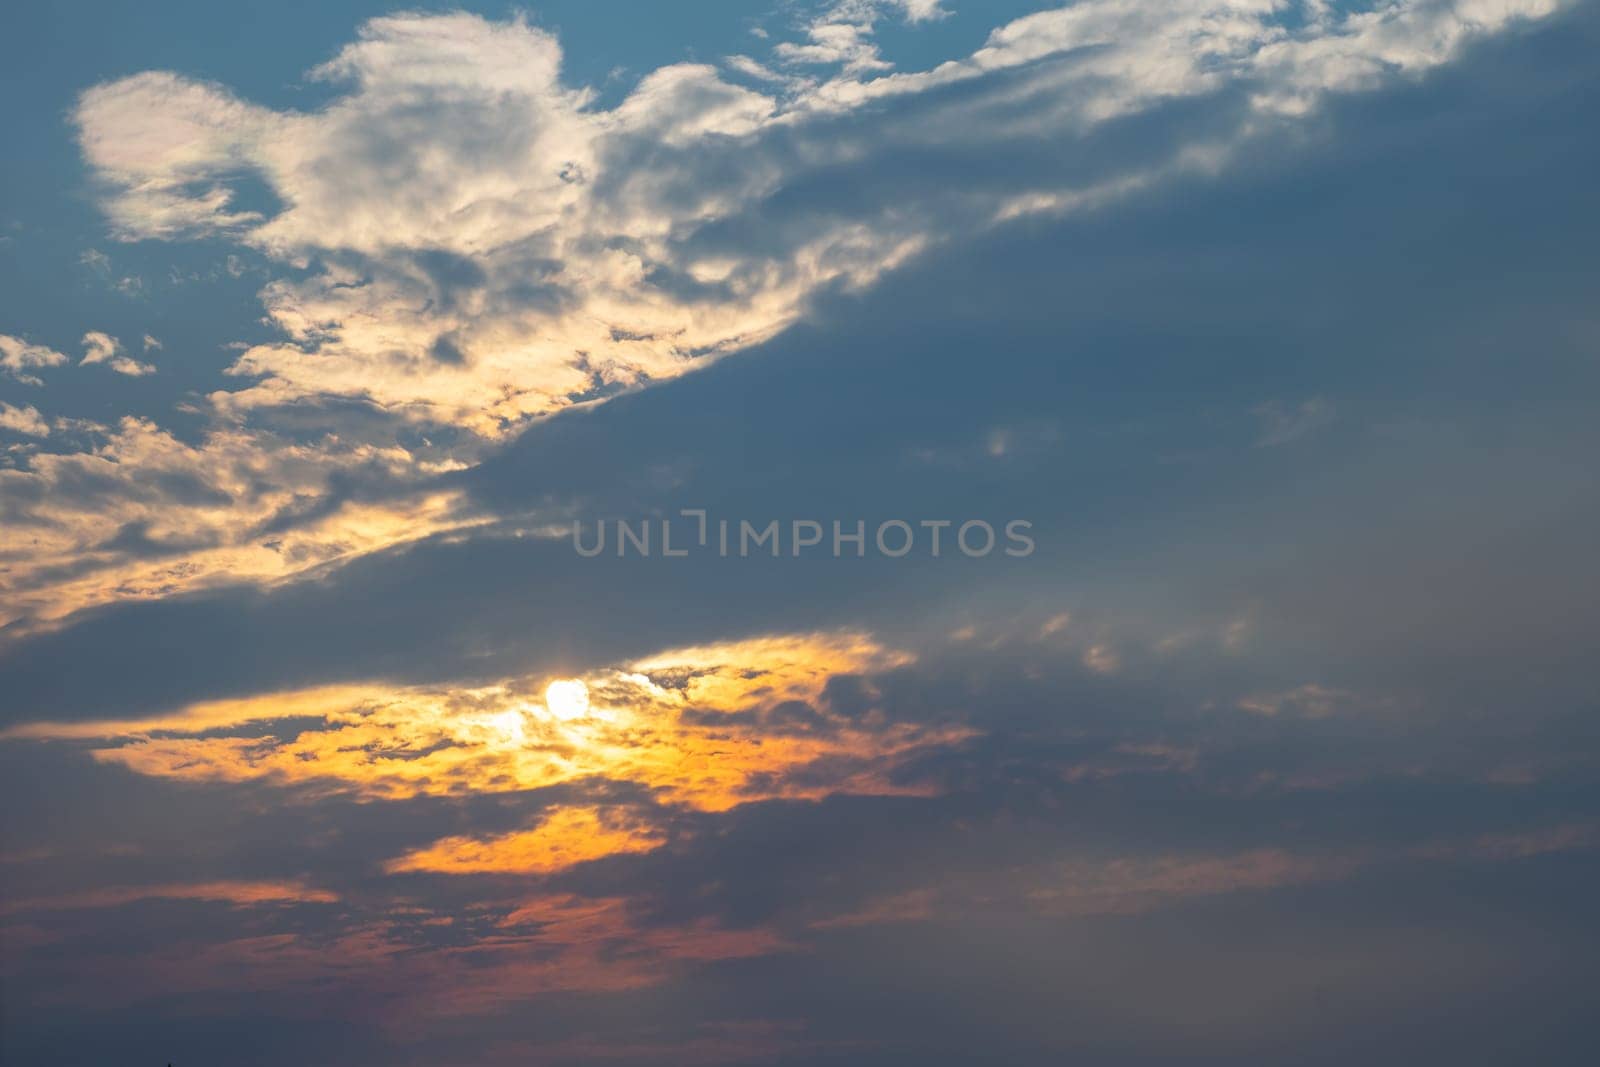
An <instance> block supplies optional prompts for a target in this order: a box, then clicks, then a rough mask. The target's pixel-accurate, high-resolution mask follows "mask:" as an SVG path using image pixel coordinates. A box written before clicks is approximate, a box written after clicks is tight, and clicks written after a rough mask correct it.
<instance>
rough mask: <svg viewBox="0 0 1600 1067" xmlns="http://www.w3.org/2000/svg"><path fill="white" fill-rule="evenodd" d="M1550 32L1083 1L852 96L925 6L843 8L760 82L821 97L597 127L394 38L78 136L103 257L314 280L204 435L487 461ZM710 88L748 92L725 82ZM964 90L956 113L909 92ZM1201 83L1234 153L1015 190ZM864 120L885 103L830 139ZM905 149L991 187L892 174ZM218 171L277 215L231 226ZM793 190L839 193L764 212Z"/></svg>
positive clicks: (575, 110)
mask: <svg viewBox="0 0 1600 1067" xmlns="http://www.w3.org/2000/svg"><path fill="white" fill-rule="evenodd" d="M1553 7H1554V2H1553V0H1503V2H1499V3H1494V4H1490V3H1487V2H1486V0H1463V2H1460V3H1455V4H1441V3H1435V2H1427V3H1424V2H1421V0H1413V2H1400V3H1395V4H1390V5H1386V6H1385V7H1383V8H1380V9H1377V10H1375V11H1372V12H1366V13H1357V14H1349V15H1345V16H1342V17H1340V18H1337V19H1335V18H1334V17H1332V16H1327V17H1319V18H1315V19H1310V20H1308V21H1306V22H1305V23H1304V24H1302V25H1299V26H1296V25H1294V24H1293V23H1292V22H1291V21H1290V20H1289V19H1288V18H1286V17H1285V14H1286V12H1285V6H1284V5H1283V4H1282V3H1281V2H1279V0H1221V2H1218V0H1173V2H1171V3H1165V4H1160V5H1155V4H1145V3H1134V2H1132V0H1087V2H1084V3H1078V4H1074V5H1072V6H1070V7H1066V8H1062V9H1060V10H1056V11H1047V12H1042V13H1039V14H1035V15H1030V16H1028V17H1026V18H1022V19H1018V20H1016V21H1014V22H1012V23H1010V24H1007V25H1005V26H1002V27H999V28H997V29H996V30H995V31H994V32H993V33H992V34H991V35H990V37H989V40H988V42H987V43H986V44H985V46H984V47H983V48H981V49H979V50H978V51H977V52H976V53H974V54H973V55H971V56H969V57H967V58H965V59H961V60H956V61H953V62H950V63H945V64H942V65H940V66H937V67H935V68H933V69H931V70H928V71H923V72H919V73H904V74H900V73H896V74H887V75H884V76H881V77H878V76H874V75H875V74H876V73H877V72H878V71H880V70H881V69H882V68H883V66H884V65H883V64H882V62H881V61H880V60H878V59H877V58H876V51H875V49H874V47H873V45H872V43H871V26H872V24H873V20H874V19H876V18H879V17H881V16H883V15H884V14H885V13H889V12H890V11H891V10H894V11H895V12H897V13H899V14H902V15H904V16H906V17H908V18H912V19H918V18H927V17H932V16H933V15H934V14H936V13H937V11H938V8H937V5H932V4H927V3H917V2H910V3H901V4H897V5H885V4H879V3H874V2H870V0H846V2H843V3H838V4H833V5H831V6H829V7H827V8H825V9H823V11H822V12H821V13H820V14H819V15H818V16H816V17H815V19H814V20H813V21H812V22H811V23H810V24H809V25H808V26H807V27H806V29H805V33H806V39H805V40H804V41H802V42H799V43H795V42H780V43H778V44H777V45H775V46H774V54H775V55H776V56H777V57H778V58H779V59H780V60H787V61H790V62H805V63H807V64H816V63H831V64H837V65H838V67H839V69H838V72H837V73H836V74H835V75H833V76H831V77H829V78H828V79H827V80H825V81H823V82H821V83H814V82H811V81H807V80H803V79H802V80H799V81H795V80H793V79H790V80H787V81H778V82H776V83H771V82H769V84H774V85H775V91H776V92H777V94H778V95H768V94H767V93H765V92H758V91H755V90H752V89H749V88H743V87H740V86H737V85H734V84H732V83H731V82H728V81H726V80H724V78H723V77H722V75H721V74H720V73H719V72H718V71H717V70H716V69H714V68H712V67H708V66H702V65H690V64H682V65H674V66H668V67H663V68H661V69H659V70H656V71H654V72H651V73H649V74H647V75H645V76H644V77H643V78H642V79H641V80H640V81H639V83H638V84H637V85H636V86H635V88H634V90H633V91H632V92H631V93H630V94H629V95H628V96H627V97H626V98H625V99H624V100H623V101H622V102H621V103H620V104H619V105H618V106H617V107H616V108H614V109H612V110H609V111H607V110H599V109H596V108H595V107H594V106H593V104H592V100H591V98H590V96H589V94H588V93H587V92H586V91H584V90H581V89H576V88H572V87H569V86H568V85H566V84H564V83H563V82H562V80H561V70H560V67H561V53H560V48H559V46H558V44H557V43H556V41H555V39H554V38H553V37H552V36H551V35H550V34H548V33H545V32H544V31H542V30H539V29H537V28H535V27H533V26H530V25H528V24H526V23H525V22H522V21H511V22H504V23H495V22H489V21H486V20H483V19H480V18H477V17H475V16H471V15H466V14H454V15H446V16H423V15H400V16H393V17H389V18H381V19H376V20H373V21H372V22H370V23H368V24H367V25H366V26H365V27H363V29H362V31H361V35H360V38H359V40H357V41H356V42H355V43H353V44H351V45H349V46H348V47H346V48H345V49H344V50H343V51H342V52H340V53H339V54H338V55H337V56H336V57H335V58H334V59H333V60H332V61H331V62H329V63H328V64H326V65H325V66H324V67H322V68H319V69H318V70H317V71H315V72H314V74H315V76H316V77H319V78H323V79H328V80H331V81H335V82H338V83H341V84H343V85H345V86H347V90H346V91H345V92H344V93H343V95H340V96H338V97H336V98H335V99H334V100H333V102H332V103H330V104H329V105H328V106H327V107H325V108H323V109H322V110H319V111H317V112H310V113H306V112H293V111H274V110H271V109H268V108H262V107H259V106H256V105H253V104H249V103H247V102H244V101H241V100H239V99H238V98H236V97H235V96H233V95H232V94H231V93H230V92H229V91H228V90H226V89H225V88H223V87H221V86H218V85H214V84H208V83H203V82H198V81H193V80H190V79H186V78H183V77H181V76H178V75H175V74H170V73H164V72H151V73H145V74H139V75H135V76H133V77H130V78H124V79H121V80H119V81H115V82H111V83H108V84H105V85H101V86H97V87H95V88H93V89H91V90H89V91H88V92H86V93H85V94H84V95H83V97H82V99H81V101H80V103H79V106H78V108H77V111H76V114H75V118H76V121H77V124H78V127H79V130H80V135H81V140H82V145H83V149H84V152H85V154H86V156H87V158H88V159H89V161H90V163H91V165H92V166H93V167H94V169H95V171H96V173H97V175H98V177H99V178H100V179H101V180H102V181H103V182H105V183H106V184H107V185H108V186H109V187H110V188H111V190H112V192H111V194H110V195H109V196H108V197H107V198H106V199H105V201H104V203H105V207H106V210H107V212H108V214H109V215H110V218H111V220H112V224H113V227H114V230H115V232H116V233H117V234H118V235H119V236H121V237H123V238H125V239H136V238H169V239H170V238H177V237H180V236H185V235H198V234H208V233H218V232H223V233H231V234H233V235H234V236H235V238H236V239H237V240H238V241H239V242H240V243H242V244H244V245H248V246H250V247H252V248H255V249H257V250H259V251H260V252H262V253H264V254H265V255H266V256H267V257H269V259H270V260H274V261H277V262H278V263H280V264H288V265H295V266H301V267H305V266H313V265H314V269H313V270H312V272H311V273H310V274H309V275H308V276H303V277H298V278H289V277H285V278H281V279H280V280H278V281H275V282H273V283H271V284H269V285H268V286H267V287H266V289H264V290H263V292H262V297H263V300H264V302H265V304H266V307H267V312H268V315H269V316H270V318H271V319H272V321H273V322H275V323H276V324H277V325H278V326H279V327H280V328H281V330H282V331H283V334H284V339H283V340H281V341H278V342H274V343H270V344H265V345H259V346H256V347H254V348H251V349H250V350H248V351H247V352H245V353H244V354H243V355H242V356H241V357H240V359H239V360H238V362H237V363H236V364H235V366H234V368H233V372H234V373H235V374H236V375H237V376H239V377H241V378H246V379H252V381H251V382H250V383H249V384H245V385H243V387H242V388H240V389H238V390H234V391H231V392H230V393H228V394H226V395H222V396H219V397H218V402H219V403H220V404H221V405H223V406H224V407H225V408H226V409H227V410H230V411H234V412H244V411H249V410H251V409H254V408H260V407H263V406H273V405H277V404H281V403H291V402H298V401H303V400H306V399H315V398H321V397H359V398H362V399H365V400H368V401H371V402H373V403H376V404H378V405H381V406H382V407H384V408H386V409H388V410H390V411H391V412H393V413H394V414H395V415H397V416H399V417H402V418H407V419H413V420H418V421H424V422H447V423H455V424H458V425H463V426H467V427H470V428H471V429H473V430H475V431H476V432H478V433H480V434H483V435H488V436H495V435H498V434H500V433H503V432H505V431H506V430H507V428H509V427H512V426H514V425H516V424H517V423H518V422H519V421H520V420H521V419H523V418H525V417H526V416H528V415H532V414H538V413H541V412H547V411H551V410H554V409H556V408H559V407H561V406H563V405H565V404H567V403H569V402H571V399H572V398H573V397H577V396H586V395H590V394H592V393H593V392H594V390H595V389H596V387H597V386H609V387H615V386H633V385H638V384H641V383H645V382H648V381H654V380H660V379H663V378H670V377H673V376H676V375H678V374H681V373H683V372H685V371H687V370H689V369H692V368H693V367H694V366H696V365H697V364H698V363H699V362H701V361H703V359H704V358H705V357H707V356H715V355H717V354H721V353H724V352H727V351H731V350H733V349H736V348H739V347H742V346H745V345H748V344H750V343H752V342H754V341H756V340H759V339H761V338H764V337H767V336H770V335H771V334H772V333H774V332H775V331H777V330H779V329H781V328H782V327H783V326H785V325H786V324H788V323H789V322H791V321H793V320H794V318H795V317H796V316H798V315H799V314H800V311H801V309H802V308H803V306H804V303H805V301H806V299H807V298H808V297H809V296H810V295H811V294H812V293H814V292H816V291H817V290H818V289H819V288H820V287H822V286H825V285H829V284H835V283H839V282H843V283H846V284H855V285H860V284H866V283H869V282H871V281H872V280H873V279H875V278H876V277H877V276H878V275H879V274H881V273H882V271H884V270H886V269H890V268H892V267H893V266H894V265H895V264H896V263H898V262H900V261H901V260H903V259H904V258H905V257H907V256H908V255H911V254H914V253H915V252H917V251H918V250H920V249H923V248H925V247H927V246H928V245H929V244H931V243H933V242H937V241H941V240H946V239H949V238H951V237H954V236H958V235H960V234H962V233H970V232H973V231H975V230H978V229H982V228H984V227H987V226H990V225H993V224H994V223H995V222H996V221H999V220H1003V219H1006V218H1011V217H1015V216H1016V215H1018V214H1028V213H1034V212H1040V211H1065V210H1086V209H1092V208H1093V207H1095V206H1096V205H1098V204H1101V203H1103V202H1105V200H1107V199H1109V198H1113V197H1116V196H1121V195H1126V194H1127V193H1129V192H1132V191H1135V190H1138V189H1140V188H1144V187H1146V186H1148V185H1149V184H1150V183H1152V182H1154V181H1158V180H1160V178H1161V177H1162V176H1163V175H1165V174H1169V173H1172V172H1174V171H1181V170H1187V169H1194V168H1211V169H1214V168H1216V167H1219V166H1222V165H1224V164H1225V163H1226V160H1227V158H1228V155H1229V150H1230V147H1231V142H1232V141H1236V140H1238V139H1241V138H1245V137H1248V136H1250V135H1251V133H1252V131H1254V130H1257V129H1259V128H1261V127H1262V126H1263V122H1262V121H1261V120H1262V119H1263V118H1265V117H1269V116H1271V115H1276V114H1281V113H1283V112H1290V111H1295V110H1299V109H1302V108H1303V107H1304V106H1307V104H1308V102H1309V101H1311V100H1314V99H1315V97H1316V96H1317V95H1318V94H1320V93H1322V92H1326V91H1328V90H1344V89H1350V88H1361V87H1365V86H1367V85H1369V84H1375V79H1378V78H1380V77H1386V76H1388V73H1389V72H1399V73H1406V72H1415V71H1419V70H1425V69H1428V68H1429V67H1431V66H1436V65H1437V64H1439V63H1441V62H1443V61H1445V60H1446V59H1448V58H1449V57H1450V56H1451V55H1453V54H1454V53H1455V51H1456V50H1457V49H1458V48H1459V46H1460V45H1461V43H1462V42H1464V41H1465V40H1467V39H1468V38H1470V37H1471V36H1473V35H1476V34H1481V33H1486V32H1492V31H1493V30H1495V29H1497V28H1499V27H1501V26H1503V25H1504V24H1505V23H1507V22H1508V21H1509V20H1511V19H1513V18H1515V17H1518V16H1523V15H1527V16H1537V15H1540V14H1545V13H1548V12H1549V11H1550V10H1552V9H1553ZM1047 61H1048V62H1047ZM733 66H734V67H735V69H736V70H738V71H740V72H742V73H743V74H745V75H747V76H752V75H753V76H756V77H761V76H762V75H763V72H765V73H768V74H770V71H768V69H767V68H766V67H764V66H762V65H760V64H758V63H756V61H755V60H751V59H749V58H748V57H746V58H744V59H741V60H737V61H735V62H734V63H733ZM1023 67H1026V68H1027V70H1026V72H1025V73H1024V74H1023V75H1022V76H1020V77H1019V78H1009V79H1001V80H994V79H992V78H989V76H990V75H993V74H994V73H995V72H997V71H1001V70H1013V69H1018V68H1023ZM778 77H781V76H778ZM986 78H988V81H985V79H986ZM961 80H967V81H973V82H975V83H977V84H978V85H979V86H981V88H979V89H978V90H977V91H974V92H969V93H965V94H963V95H962V96H961V97H960V98H959V99H955V98H952V99H948V100H945V99H941V98H938V97H933V96H929V95H928V94H927V93H926V90H928V89H931V88H934V87H937V86H940V85H945V84H949V83H951V82H954V81H961ZM990 82H992V83H993V84H990ZM1227 86H1240V87H1243V88H1245V89H1247V90H1248V91H1249V92H1250V93H1251V94H1252V96H1253V97H1254V98H1255V99H1256V100H1257V101H1258V108H1259V113H1258V114H1257V115H1256V116H1255V117H1254V118H1252V117H1251V116H1250V115H1245V116H1243V117H1241V118H1240V119H1239V120H1238V122H1237V124H1236V128H1235V129H1234V130H1233V131H1232V133H1231V134H1223V135H1219V133H1218V132H1217V131H1216V130H1209V131H1208V132H1207V134H1206V135H1205V139H1203V140H1202V139H1201V138H1200V135H1199V134H1196V133H1191V132H1188V131H1185V130H1183V129H1174V130H1173V131H1171V134H1170V136H1171V137H1172V142H1171V144H1170V145H1168V146H1167V148H1166V150H1165V151H1164V152H1156V153H1153V154H1152V153H1150V152H1141V153H1140V155H1139V157H1138V159H1137V160H1133V159H1130V160H1127V161H1121V160H1118V159H1117V158H1116V157H1115V156H1110V155H1107V156H1105V157H1104V158H1103V159H1101V160H1099V161H1096V162H1094V163H1093V164H1092V165H1089V166H1078V167H1074V168H1071V171H1075V173H1072V172H1069V171H1068V170H1067V169H1063V171H1062V172H1060V173H1053V172H1051V171H1049V170H1041V169H1040V164H1039V162H1038V154H1037V146H1038V145H1039V144H1040V143H1041V139H1043V141H1044V142H1054V143H1064V142H1063V138H1072V137H1076V136H1083V135H1085V134H1087V133H1089V132H1091V131H1093V130H1094V129H1095V128H1096V127H1097V126H1098V125H1099V124H1101V123H1104V122H1105V121H1107V120H1108V119H1111V118H1113V117H1116V116H1119V115H1125V114H1130V113H1133V112H1137V111H1141V110H1149V109H1150V108H1153V107H1155V106H1157V105H1158V104H1160V103H1161V102H1163V101H1167V100H1172V99H1176V98H1181V97H1192V96H1196V95H1199V94H1203V93H1208V92H1212V91H1215V90H1218V89H1220V88H1224V87H1227ZM924 97H927V99H923V98H924ZM891 100H901V101H906V103H905V104H903V105H901V106H897V107H892V108H887V109H883V110H879V111H875V112H863V113H862V114H861V115H860V116H859V117H856V116H855V114H854V113H855V112H856V111H858V110H860V109H861V108H863V107H864V106H865V105H866V104H868V103H870V102H874V101H877V102H879V103H884V102H887V101H891ZM1019 101H1026V102H1027V106H1018V104H1019ZM1219 136H1220V139H1219ZM916 152H921V153H935V154H937V153H945V154H951V153H960V154H963V155H965V156H966V157H969V158H971V157H980V156H982V157H988V158H992V159H994V160H995V161H996V166H994V167H992V168H987V169H985V170H984V171H983V172H982V173H981V174H979V175H975V176H971V177H967V178H964V179H962V178H957V177H952V178H950V179H948V180H946V181H943V182H937V183H935V182H932V181H929V180H917V178H916V177H914V176H906V177H897V175H898V172H899V171H900V170H902V169H903V168H904V166H905V161H906V160H907V158H908V153H916ZM1008 156H1010V157H1014V158H1015V160H1016V166H1015V167H1014V168H1013V169H1012V170H1010V172H1009V173H1008V171H1007V168H1006V167H1005V166H1004V162H1005V160H1006V159H1007V158H1008ZM1024 161H1027V162H1026V163H1025V162H1024ZM240 173H250V174H254V175H256V176H258V177H259V178H261V179H262V180H263V181H264V182H265V183H266V185H267V186H268V187H269V188H270V189H271V191H272V192H273V193H275V194H276V197H277V199H278V201H279V202H280V203H281V205H282V207H281V209H280V210H277V211H276V213H274V214H272V215H270V216H269V217H263V216H260V215H257V214H254V213H252V212H249V211H244V210H241V209H239V208H237V207H236V206H234V204H233V203H232V200H231V198H230V194H229V192H228V180H229V179H230V178H232V177H234V176H236V175H238V174H240ZM819 180H832V181H835V182H837V183H838V185H839V188H840V189H841V190H843V193H842V195H840V196H838V197H837V198H836V201H835V202H834V203H831V204H813V205H810V206H807V205H806V202H805V201H804V200H801V201H797V202H795V203H798V204H799V207H798V208H797V207H796V206H794V203H790V202H786V201H783V200H780V199H779V198H780V197H783V196H785V195H792V193H793V191H794V190H796V189H798V188H804V187H805V186H806V185H807V183H809V182H813V181H819Z"/></svg>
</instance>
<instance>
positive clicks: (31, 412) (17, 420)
mask: <svg viewBox="0 0 1600 1067" xmlns="http://www.w3.org/2000/svg"><path fill="white" fill-rule="evenodd" d="M0 429H4V430H10V431H12V432H13V433H20V434H24V435H26V436H28V437H47V436H49V434H50V424H49V423H48V422H46V421H45V418H44V416H43V415H40V414H39V409H38V408H36V407H33V406H31V405H28V406H24V407H20V408H18V407H12V406H11V405H10V404H5V403H0Z"/></svg>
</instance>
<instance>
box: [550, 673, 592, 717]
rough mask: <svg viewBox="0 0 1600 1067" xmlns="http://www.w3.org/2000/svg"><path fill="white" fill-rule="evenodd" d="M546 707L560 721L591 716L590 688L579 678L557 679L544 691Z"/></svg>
mask: <svg viewBox="0 0 1600 1067" xmlns="http://www.w3.org/2000/svg"><path fill="white" fill-rule="evenodd" d="M544 706H545V707H546V708H547V709H549V711H550V714H552V715H554V716H555V717H556V718H558V719H581V718H583V717H584V716H585V715H587V714H589V687H588V686H586V685H584V684H583V682H582V681H580V680H579V679H577V678H557V679H556V680H555V681H553V682H551V683H550V684H549V686H547V687H546V688H545V691H544Z"/></svg>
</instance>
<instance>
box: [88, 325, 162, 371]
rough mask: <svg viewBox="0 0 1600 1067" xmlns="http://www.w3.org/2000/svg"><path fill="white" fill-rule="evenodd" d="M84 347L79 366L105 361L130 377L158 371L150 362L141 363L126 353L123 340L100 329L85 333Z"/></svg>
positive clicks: (113, 368) (115, 369) (112, 367)
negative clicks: (123, 348)
mask: <svg viewBox="0 0 1600 1067" xmlns="http://www.w3.org/2000/svg"><path fill="white" fill-rule="evenodd" d="M83 347H84V353H83V359H81V360H79V361H78V365H79V366H89V365H90V364H94V363H104V364H105V365H106V366H108V367H110V368H111V369H112V370H114V371H116V372H117V373H118V374H126V375H128V376H129V377H130V378H137V377H140V376H141V375H145V374H154V373H155V372H156V369H155V367H153V366H151V365H150V364H148V363H140V362H139V361H138V360H136V359H134V358H133V357H131V356H128V355H125V354H124V353H123V351H122V342H121V341H118V340H117V339H116V338H115V337H112V336H111V335H110V334H107V333H101V332H100V331H99V330H90V331H89V332H88V333H86V334H84V335H83Z"/></svg>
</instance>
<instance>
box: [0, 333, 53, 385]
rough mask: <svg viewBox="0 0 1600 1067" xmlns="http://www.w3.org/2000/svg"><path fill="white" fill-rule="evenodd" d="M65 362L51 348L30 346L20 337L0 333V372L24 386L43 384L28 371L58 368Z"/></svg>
mask: <svg viewBox="0 0 1600 1067" xmlns="http://www.w3.org/2000/svg"><path fill="white" fill-rule="evenodd" d="M66 361H67V357H66V356H65V355H63V354H62V353H60V352H57V351H56V350H55V349H53V348H46V347H45V346H44V345H36V344H30V343H29V342H27V341H24V340H23V339H22V338H20V337H12V336H11V335H10V334H4V333H0V372H3V373H5V374H8V375H10V376H11V377H13V378H15V379H16V380H17V381H19V382H22V383H24V384H25V385H43V384H44V382H43V381H42V380H41V379H40V378H39V377H38V376H37V375H34V374H30V373H29V371H31V370H33V369H35V368H38V367H58V366H60V365H61V364H63V363H65V362H66Z"/></svg>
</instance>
